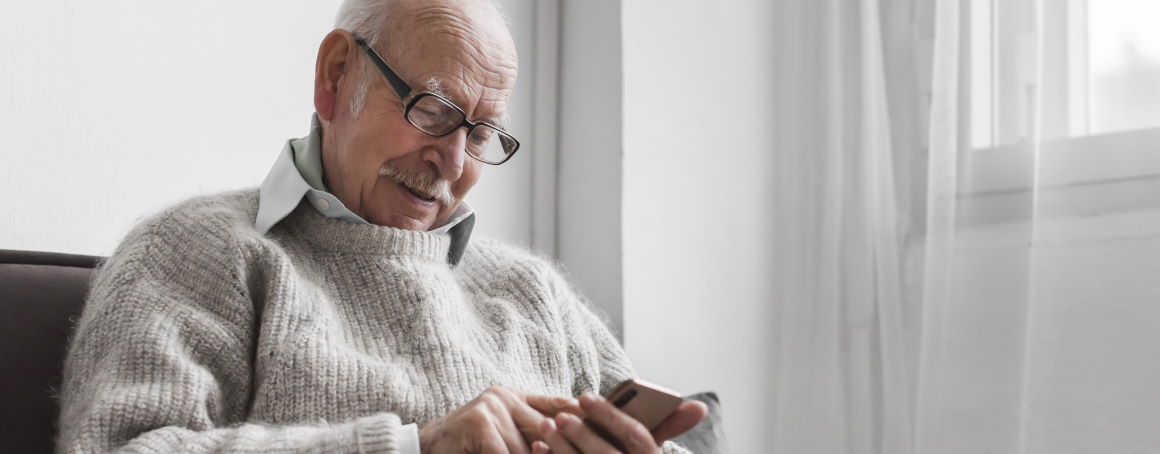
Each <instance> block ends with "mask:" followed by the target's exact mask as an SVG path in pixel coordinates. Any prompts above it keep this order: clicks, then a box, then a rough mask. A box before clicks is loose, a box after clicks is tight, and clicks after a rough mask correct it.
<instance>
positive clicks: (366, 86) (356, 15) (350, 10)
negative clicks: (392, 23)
mask: <svg viewBox="0 0 1160 454" xmlns="http://www.w3.org/2000/svg"><path fill="white" fill-rule="evenodd" d="M394 1H395V0H345V1H343V2H342V6H340V7H339V8H338V16H337V17H335V19H334V28H341V29H343V30H346V31H348V32H351V34H354V35H357V36H359V37H361V38H363V39H365V40H366V42H367V45H369V46H371V47H374V46H375V45H376V44H378V42H379V35H380V34H381V33H382V31H383V26H384V25H385V24H386V21H387V12H388V11H389V10H390V8H389V6H390V4H391V3H394ZM355 67H356V71H358V77H357V78H356V82H355V87H354V93H353V94H352V95H351V99H350V113H351V116H353V117H355V118H358V116H359V114H360V113H362V109H363V106H364V105H365V104H366V100H367V91H368V90H370V80H371V79H370V77H371V65H369V64H367V62H366V61H363V60H362V59H359V62H358V63H357V64H356V65H355Z"/></svg>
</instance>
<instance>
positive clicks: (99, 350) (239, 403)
mask: <svg viewBox="0 0 1160 454" xmlns="http://www.w3.org/2000/svg"><path fill="white" fill-rule="evenodd" d="M172 217H173V216H170V217H168V218H166V221H165V222H160V223H157V224H156V225H153V226H145V227H143V228H141V227H139V228H138V229H137V230H135V231H134V232H133V233H131V234H130V236H129V237H128V238H127V239H126V241H125V242H124V243H122V246H121V247H119V248H118V251H117V253H115V254H114V255H113V257H111V258H110V259H109V260H108V261H107V262H106V264H105V265H103V266H102V268H101V269H100V270H99V271H98V273H97V275H96V280H95V281H94V283H93V286H92V287H91V290H90V294H89V297H88V301H87V302H86V306H85V309H84V312H83V314H82V316H81V318H80V320H79V322H78V324H77V327H76V331H75V334H74V338H73V340H72V343H71V345H70V348H69V353H68V355H67V357H66V362H65V371H64V382H63V385H62V390H61V416H60V431H59V433H60V435H59V439H58V443H57V450H58V451H59V452H62V453H82V452H84V453H90V452H92V453H100V452H149V453H154V452H155V453H171V452H219V451H228V452H299V451H325V452H394V451H396V441H397V437H399V436H400V433H401V431H402V428H401V425H400V421H399V418H398V417H397V416H396V415H394V414H391V413H378V414H371V415H366V416H363V417H361V418H359V419H355V420H351V421H344V422H339V423H335V424H326V423H324V422H319V423H317V424H310V425H271V424H263V423H254V422H247V414H248V411H249V408H248V407H249V405H250V404H251V391H252V390H251V383H252V380H253V379H254V376H253V375H254V373H253V368H252V365H253V352H254V348H255V343H256V337H257V336H256V333H255V332H254V331H255V329H256V323H255V313H254V311H255V310H254V307H255V304H254V303H253V302H252V301H251V299H250V296H249V290H248V289H247V287H246V285H245V280H244V279H243V277H242V276H243V275H244V274H245V271H246V270H245V268H246V265H245V261H244V260H243V259H242V258H241V257H242V254H243V252H242V249H241V248H239V247H238V245H237V244H236V243H233V244H231V242H230V241H229V240H228V239H225V238H223V237H224V235H221V234H215V233H214V232H220V231H222V229H190V228H188V226H187V225H188V223H183V222H180V220H173V219H171V218H172ZM159 227H165V228H159Z"/></svg>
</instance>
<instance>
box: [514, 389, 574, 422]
mask: <svg viewBox="0 0 1160 454" xmlns="http://www.w3.org/2000/svg"><path fill="white" fill-rule="evenodd" d="M524 400H525V401H526V402H527V403H528V405H530V406H531V407H532V408H535V409H536V411H539V412H540V413H543V414H545V415H548V416H556V413H560V412H568V413H572V414H574V415H577V416H579V417H580V418H581V419H583V418H584V410H583V409H581V408H580V402H579V401H577V400H576V399H575V398H572V397H564V396H544V395H540V394H527V395H525V396H524Z"/></svg>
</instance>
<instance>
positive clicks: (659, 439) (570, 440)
mask: <svg viewBox="0 0 1160 454" xmlns="http://www.w3.org/2000/svg"><path fill="white" fill-rule="evenodd" d="M580 407H581V409H582V410H583V413H580V414H581V415H586V416H587V417H586V418H584V419H581V417H579V416H576V414H573V413H571V412H565V411H561V412H558V413H557V414H556V416H555V418H554V419H550V418H545V420H544V421H542V422H541V423H540V426H539V427H538V428H539V433H540V436H541V437H542V438H540V439H541V440H543V441H538V442H536V443H535V444H533V445H532V448H533V450H532V452H533V453H536V454H542V453H547V452H548V451H549V449H550V450H551V452H552V454H573V453H612V452H627V453H631V454H638V453H639V454H656V453H660V452H661V448H660V446H661V444H663V443H664V442H665V441H666V440H668V439H671V438H673V437H675V436H677V435H680V434H681V433H683V432H685V431H687V430H689V429H692V428H693V427H694V426H696V425H697V423H699V422H701V420H702V419H704V418H705V415H706V414H707V413H708V409H707V408H706V407H705V404H703V403H701V402H696V401H692V402H682V403H681V406H680V407H677V411H675V412H673V414H672V415H670V416H669V417H668V418H667V419H665V420H664V421H663V422H661V423H660V425H658V426H657V427H656V428H655V429H653V430H652V431H651V432H650V431H649V430H648V429H647V428H645V427H644V425H643V424H641V423H640V422H638V421H637V420H635V419H633V418H632V417H631V416H629V415H628V414H626V413H625V412H623V411H621V410H620V409H619V408H616V407H614V406H613V405H612V404H611V403H608V401H606V400H604V398H601V397H598V396H593V395H584V396H582V397H581V398H580ZM585 421H587V422H588V423H590V424H593V425H595V426H597V427H599V428H600V429H602V431H603V432H604V433H605V435H603V436H602V435H600V434H598V433H597V431H595V430H593V429H592V428H591V427H589V426H588V425H586V424H585Z"/></svg>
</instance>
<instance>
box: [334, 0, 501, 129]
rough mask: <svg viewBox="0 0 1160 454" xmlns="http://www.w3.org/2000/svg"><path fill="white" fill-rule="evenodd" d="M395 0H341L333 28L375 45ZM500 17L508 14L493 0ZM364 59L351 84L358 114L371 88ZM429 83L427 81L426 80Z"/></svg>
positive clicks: (352, 103) (352, 102) (353, 112)
mask: <svg viewBox="0 0 1160 454" xmlns="http://www.w3.org/2000/svg"><path fill="white" fill-rule="evenodd" d="M395 1H396V0H344V1H343V2H342V6H340V7H338V15H337V17H335V19H334V28H340V29H343V30H346V31H348V32H351V33H352V34H354V35H358V36H359V37H361V38H363V39H365V40H366V42H367V45H368V46H371V47H375V46H376V45H378V43H379V39H380V38H381V34H382V32H383V27H384V26H385V25H386V23H387V14H388V12H389V11H390V10H391V4H392V3H395ZM491 4H492V5H494V6H495V8H496V11H498V12H499V14H500V17H501V18H502V19H503V21H504V22H505V23H506V22H508V20H507V17H506V16H504V14H503V9H502V6H503V5H500V4H499V2H497V1H495V0H492V1H491ZM367 63H368V62H367V61H366V60H364V59H359V61H358V63H357V64H356V66H357V71H358V78H357V79H356V82H355V86H354V93H353V94H351V99H350V113H351V115H352V116H354V117H355V118H358V116H359V114H360V113H362V110H363V107H364V106H365V105H366V101H367V92H368V91H370V81H371V77H372V75H373V74H372V71H371V65H369V64H367ZM429 83H430V82H429Z"/></svg>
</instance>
